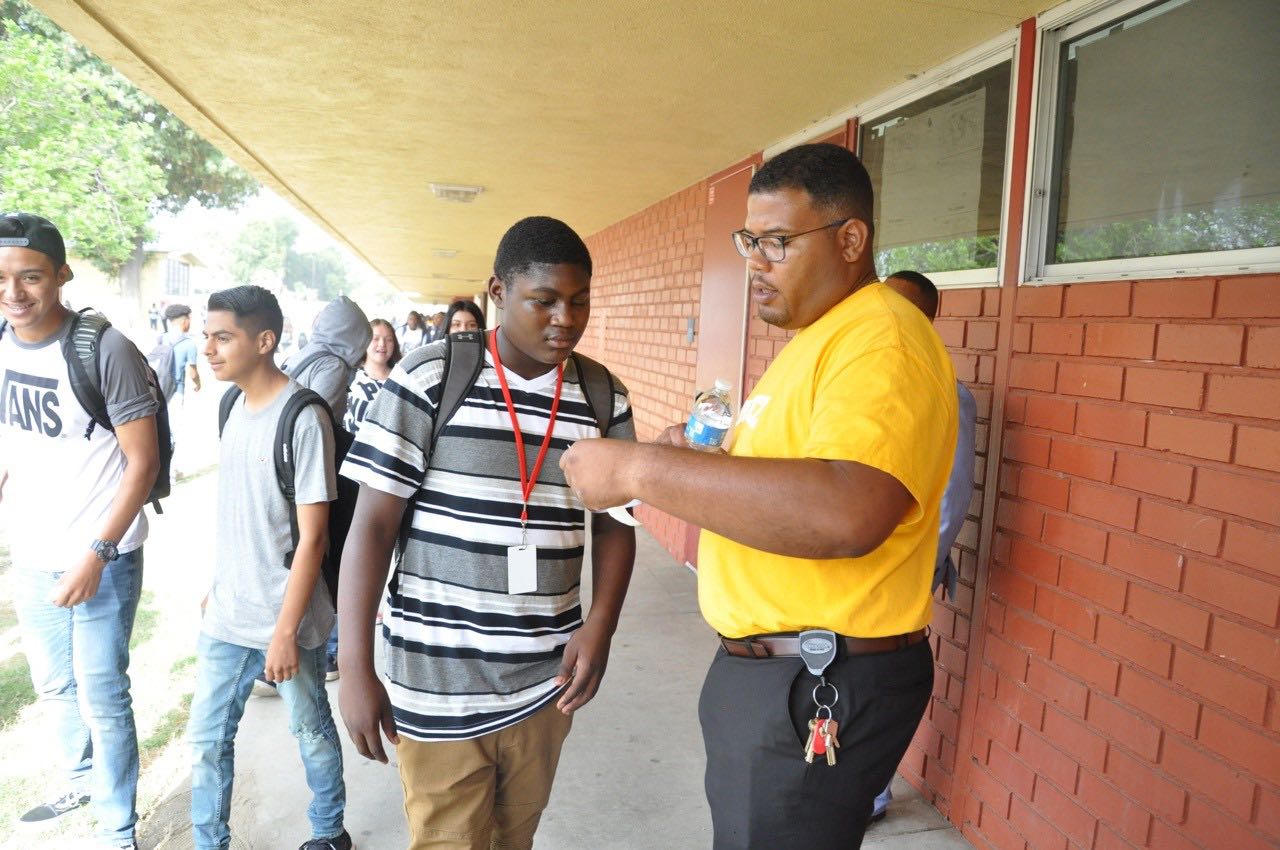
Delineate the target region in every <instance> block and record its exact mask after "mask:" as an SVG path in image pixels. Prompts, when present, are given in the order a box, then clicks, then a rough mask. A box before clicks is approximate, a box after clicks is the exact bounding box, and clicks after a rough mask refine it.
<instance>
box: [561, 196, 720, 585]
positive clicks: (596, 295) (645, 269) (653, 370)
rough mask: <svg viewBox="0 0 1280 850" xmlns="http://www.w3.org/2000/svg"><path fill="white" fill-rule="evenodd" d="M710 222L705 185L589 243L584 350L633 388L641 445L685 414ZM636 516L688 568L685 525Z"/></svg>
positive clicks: (647, 514) (659, 516) (658, 516)
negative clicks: (691, 333) (690, 335)
mask: <svg viewBox="0 0 1280 850" xmlns="http://www.w3.org/2000/svg"><path fill="white" fill-rule="evenodd" d="M706 213H707V184H706V182H705V181H702V182H699V183H697V184H695V185H693V186H690V187H689V188H687V189H685V190H683V191H681V192H678V193H676V194H675V195H672V196H671V197H669V198H667V199H666V200H664V201H661V202H660V203H657V204H654V205H653V206H651V207H649V208H648V209H645V210H643V211H642V212H640V213H637V214H636V215H633V216H631V217H630V218H627V219H624V220H622V221H620V222H618V223H617V224H614V225H613V226H611V227H609V228H608V229H606V230H602V231H600V232H599V233H597V234H595V235H594V236H592V237H590V238H589V239H587V240H586V241H587V247H589V248H590V249H591V259H592V263H593V265H594V274H593V276H592V279H591V324H590V325H589V326H588V328H587V333H586V336H585V337H584V338H583V340H582V342H581V344H580V345H579V349H580V350H581V351H583V352H584V353H586V354H588V355H590V356H591V357H594V358H596V359H597V360H599V361H600V362H602V363H604V364H605V365H607V366H608V367H609V368H610V369H611V370H613V372H614V374H616V375H617V376H618V377H619V378H621V379H622V381H623V382H624V383H625V384H626V385H627V389H628V390H630V392H631V404H632V408H633V411H634V414H635V420H636V435H637V437H638V438H639V439H641V440H651V439H653V438H654V437H655V436H656V435H657V434H658V433H659V432H660V431H662V429H663V428H666V427H667V426H668V425H670V424H672V423H675V422H682V421H684V419H685V417H687V416H688V415H689V402H690V399H692V398H693V395H694V392H695V390H694V377H695V375H694V372H695V369H696V364H697V354H698V352H697V345H696V343H689V342H687V341H686V340H685V327H686V321H687V319H688V318H689V317H690V316H693V317H695V318H696V317H697V315H698V307H699V301H700V298H701V294H702V292H701V289H702V245H703V228H704V222H705V219H706ZM639 513H640V517H641V519H642V520H643V521H644V524H645V527H646V528H647V529H648V530H649V532H650V533H651V534H653V535H654V536H655V537H656V538H657V539H658V540H659V541H660V542H661V543H662V544H663V546H665V547H666V548H667V550H668V551H670V552H671V553H672V554H673V555H674V556H676V557H677V558H680V559H681V560H683V558H684V547H685V535H686V533H687V529H688V526H687V524H686V523H684V522H681V521H680V520H677V519H674V518H673V517H670V516H668V515H667V514H664V513H661V512H659V511H656V510H653V509H651V508H641V509H640V511H639Z"/></svg>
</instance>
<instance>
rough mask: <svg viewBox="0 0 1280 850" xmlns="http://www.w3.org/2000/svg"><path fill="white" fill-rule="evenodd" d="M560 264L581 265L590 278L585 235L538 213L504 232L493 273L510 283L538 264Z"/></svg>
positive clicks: (509, 284)
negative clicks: (580, 234) (583, 237)
mask: <svg viewBox="0 0 1280 850" xmlns="http://www.w3.org/2000/svg"><path fill="white" fill-rule="evenodd" d="M559 263H569V264H570V265H574V266H581V267H582V269H583V270H584V271H586V273H587V277H591V252H590V251H588V250H587V244H586V243H585V242H583V241H582V237H581V236H579V235H578V234H577V233H575V232H574V230H573V228H572V227H570V226H569V225H567V224H565V223H564V222H563V221H560V220H559V219H557V218H550V217H549V216H545V215H535V216H530V217H529V218H522V219H520V220H519V221H517V222H516V223H515V224H513V225H511V228H510V229H509V230H508V231H507V232H506V233H505V234H503V237H502V241H501V242H499V243H498V253H497V256H495V257H494V259H493V273H494V275H495V276H497V278H498V279H499V280H501V281H502V282H503V283H504V284H506V285H507V286H511V281H512V280H513V279H514V278H515V277H516V275H522V274H528V273H529V270H530V268H532V267H533V266H535V265H539V264H545V265H557V264H559Z"/></svg>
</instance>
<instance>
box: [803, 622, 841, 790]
mask: <svg viewBox="0 0 1280 850" xmlns="http://www.w3.org/2000/svg"><path fill="white" fill-rule="evenodd" d="M800 657H801V658H802V659H803V660H804V664H805V667H807V668H808V669H809V672H810V673H812V674H813V675H815V676H817V677H818V684H817V686H816V687H815V688H814V689H813V701H814V703H815V704H816V705H817V706H818V711H817V716H815V717H814V718H813V719H812V720H810V721H809V737H808V739H807V740H806V741H805V745H804V760H805V761H806V762H808V763H809V764H813V762H814V759H816V758H817V757H818V756H826V758H827V765H828V766H831V767H834V766H835V763H836V750H837V749H839V747H840V740H839V739H838V738H837V737H836V735H837V734H838V733H839V730H840V724H839V723H838V722H837V721H836V719H835V718H834V717H833V716H832V712H831V709H832V708H834V707H835V704H836V703H838V702H839V701H840V691H839V690H837V689H836V686H835V685H833V684H831V683H830V682H828V681H827V678H826V676H825V675H823V674H825V673H826V671H827V667H829V666H831V662H832V661H834V660H835V657H836V635H835V632H831V631H828V630H826V629H809V630H808V631H803V632H801V633H800ZM828 688H829V689H830V690H831V695H832V699H831V702H829V703H825V702H823V701H822V700H821V699H820V698H819V694H821V693H823V692H824V691H825V690H827V689H828Z"/></svg>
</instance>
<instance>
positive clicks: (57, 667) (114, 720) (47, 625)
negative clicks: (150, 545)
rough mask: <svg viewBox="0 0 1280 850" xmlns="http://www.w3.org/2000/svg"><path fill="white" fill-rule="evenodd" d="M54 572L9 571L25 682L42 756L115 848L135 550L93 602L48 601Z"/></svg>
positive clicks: (125, 781)
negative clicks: (81, 796) (48, 755)
mask: <svg viewBox="0 0 1280 850" xmlns="http://www.w3.org/2000/svg"><path fill="white" fill-rule="evenodd" d="M62 575H63V574H62V573H60V572H57V573H50V572H42V571H40V570H33V569H29V568H25V567H22V566H20V567H19V568H18V569H16V570H14V573H13V577H14V582H15V585H16V588H15V589H16V593H15V597H14V600H15V605H16V607H17V610H18V621H19V623H21V626H22V646H23V650H24V652H25V653H26V656H27V663H28V664H29V665H30V667H31V683H32V685H33V686H34V687H35V691H36V693H37V694H38V695H39V697H40V700H41V701H42V702H43V703H44V705H45V707H46V709H47V710H48V711H50V712H51V713H52V714H53V718H54V723H55V728H56V729H57V730H58V732H57V734H58V740H57V741H56V742H55V744H54V748H53V750H52V752H53V754H54V758H55V759H56V760H57V762H58V768H59V769H60V770H62V771H64V772H65V774H66V777H67V781H68V784H69V785H70V786H71V787H73V788H75V789H76V790H78V791H81V792H86V791H87V792H88V793H89V794H90V795H92V797H93V812H94V816H95V817H96V818H97V821H98V829H99V832H100V834H101V837H102V838H103V839H104V840H106V841H107V842H108V843H116V842H118V843H121V844H124V843H126V842H128V841H129V840H130V839H132V838H133V828H134V824H136V823H137V821H138V813H137V812H136V811H135V805H136V803H137V797H138V732H137V729H136V728H135V727H134V724H133V697H132V696H130V694H129V672H128V670H129V637H130V635H131V634H132V633H133V618H134V615H135V614H136V613H137V611H138V598H139V597H140V596H141V595H142V549H140V548H139V549H135V550H134V551H132V552H127V553H125V554H123V555H121V556H120V557H118V558H116V559H115V560H114V561H111V562H110V563H108V564H107V565H106V567H105V568H104V569H103V571H102V581H101V582H100V583H99V584H98V592H97V594H95V595H94V597H93V598H92V599H90V600H88V601H86V602H82V603H81V604H79V605H77V606H75V607H74V608H59V607H57V606H55V605H53V604H52V603H51V602H49V593H50V591H52V589H53V586H54V585H55V584H56V583H57V582H58V579H60V578H62Z"/></svg>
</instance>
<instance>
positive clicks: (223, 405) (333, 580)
mask: <svg viewBox="0 0 1280 850" xmlns="http://www.w3.org/2000/svg"><path fill="white" fill-rule="evenodd" d="M240 396H241V390H240V388H239V387H237V386H235V385H234V384H232V385H231V388H230V389H228V390H227V391H226V392H225V393H223V395H222V400H221V401H220V402H218V437H219V439H221V437H222V430H223V428H225V427H226V424H227V418H228V417H229V416H231V408H232V407H234V406H235V403H236V399H238V398H239V397H240ZM312 404H314V405H317V406H318V407H320V409H321V410H323V411H324V415H326V416H328V417H329V424H330V425H332V426H333V458H332V459H333V469H334V474H335V477H336V478H337V480H338V495H337V498H335V499H334V500H333V501H331V502H329V522H328V531H329V546H328V548H327V549H326V550H325V554H324V558H323V560H322V561H321V562H320V575H321V576H322V577H323V578H324V583H325V586H326V587H327V588H328V590H329V598H330V599H331V600H333V602H334V604H335V605H336V604H337V601H338V568H339V567H340V566H341V564H342V547H343V546H344V545H345V544H346V542H347V532H348V531H350V529H351V518H352V516H354V514H355V510H356V496H358V495H359V493H360V485H359V484H357V483H356V482H354V481H352V480H351V479H350V478H345V477H343V476H341V475H338V474H337V471H338V470H339V469H340V468H341V467H342V462H343V460H345V459H346V457H347V452H348V451H349V450H350V449H351V444H352V442H353V441H354V440H355V438H354V437H353V436H352V435H351V434H350V433H349V432H347V431H346V430H344V429H343V427H342V426H341V425H340V424H339V423H338V421H337V419H335V418H334V416H333V411H332V410H330V409H329V405H328V404H327V403H326V402H325V400H324V399H323V398H321V397H320V395H319V393H316V392H313V391H312V390H308V389H305V388H303V389H301V390H299V391H298V392H296V393H294V394H293V395H292V396H291V397H290V398H289V400H288V401H286V402H285V404H284V410H282V411H281V412H280V419H279V421H278V422H277V423H276V434H275V438H274V439H275V445H274V448H273V449H272V455H273V457H274V460H275V467H276V482H277V483H278V484H279V485H280V492H281V494H283V495H284V498H285V501H286V502H288V503H289V532H290V540H291V541H292V547H291V548H290V549H289V551H288V552H287V553H285V556H284V568H285V569H289V568H290V567H292V566H293V553H294V552H295V551H296V550H297V548H298V507H297V503H296V502H295V501H294V498H295V496H296V495H297V491H296V489H295V486H294V483H295V481H296V474H295V473H296V468H295V466H294V458H293V435H294V431H295V430H296V428H297V425H298V415H299V414H300V413H301V412H302V410H303V408H305V407H307V406H309V405H312Z"/></svg>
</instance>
